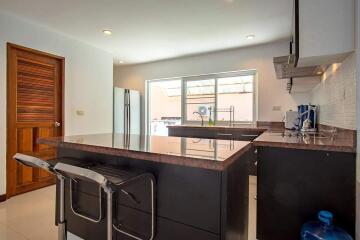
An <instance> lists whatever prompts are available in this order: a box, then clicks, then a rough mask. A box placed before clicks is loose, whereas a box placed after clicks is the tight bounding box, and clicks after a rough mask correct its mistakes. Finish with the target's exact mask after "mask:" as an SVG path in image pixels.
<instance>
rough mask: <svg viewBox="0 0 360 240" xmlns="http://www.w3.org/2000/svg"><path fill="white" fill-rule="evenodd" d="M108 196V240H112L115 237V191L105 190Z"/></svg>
mask: <svg viewBox="0 0 360 240" xmlns="http://www.w3.org/2000/svg"><path fill="white" fill-rule="evenodd" d="M104 190H105V191H106V195H107V205H106V216H107V219H106V220H107V223H106V224H107V225H106V229H107V240H112V236H113V228H112V227H113V223H112V222H113V193H114V192H113V191H112V190H111V189H104Z"/></svg>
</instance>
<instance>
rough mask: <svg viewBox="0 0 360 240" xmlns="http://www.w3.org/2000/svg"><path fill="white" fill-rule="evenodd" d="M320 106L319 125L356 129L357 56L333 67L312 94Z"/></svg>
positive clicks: (312, 99) (314, 100) (352, 56)
mask: <svg viewBox="0 0 360 240" xmlns="http://www.w3.org/2000/svg"><path fill="white" fill-rule="evenodd" d="M311 95H312V97H311V103H312V104H316V105H319V106H320V110H319V116H318V117H319V119H318V123H320V124H324V125H330V126H334V127H339V128H346V129H353V130H355V129H356V54H351V55H349V56H348V57H347V58H346V59H345V60H344V61H343V62H342V63H340V64H333V65H331V66H330V67H329V68H328V69H327V70H326V72H325V73H324V75H323V77H322V79H321V83H320V84H319V85H317V86H316V87H315V88H314V89H313V90H312V93H311Z"/></svg>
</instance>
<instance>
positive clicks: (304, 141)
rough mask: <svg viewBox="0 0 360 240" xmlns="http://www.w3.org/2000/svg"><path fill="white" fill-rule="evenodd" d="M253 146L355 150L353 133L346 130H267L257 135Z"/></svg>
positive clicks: (338, 150) (339, 150) (337, 150)
mask: <svg viewBox="0 0 360 240" xmlns="http://www.w3.org/2000/svg"><path fill="white" fill-rule="evenodd" d="M253 144H254V145H255V146H265V147H280V148H294V149H305V150H322V151H335V152H353V153H355V152H356V139H355V134H354V133H352V131H351V130H348V131H347V132H343V131H341V132H337V133H329V132H325V131H320V132H318V133H315V134H300V133H297V132H295V131H288V130H284V131H267V132H264V133H263V134H261V135H260V136H259V137H257V138H256V139H255V140H254V141H253Z"/></svg>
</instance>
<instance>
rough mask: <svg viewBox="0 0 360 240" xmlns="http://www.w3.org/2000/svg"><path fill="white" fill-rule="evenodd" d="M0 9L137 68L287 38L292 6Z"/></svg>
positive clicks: (1, 0) (43, 0) (90, 4)
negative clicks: (110, 33) (253, 36)
mask: <svg viewBox="0 0 360 240" xmlns="http://www.w3.org/2000/svg"><path fill="white" fill-rule="evenodd" d="M0 9H1V10H2V11H5V12H9V13H11V14H14V15H18V16H20V17H22V18H25V19H29V20H31V21H33V22H36V23H38V24H41V25H44V26H47V27H50V28H53V29H55V30H57V31H60V32H63V33H65V34H68V35H71V36H73V37H74V38H77V39H79V40H81V41H84V42H87V43H89V44H91V45H94V46H96V47H98V48H101V49H104V50H106V51H108V52H111V53H112V54H113V55H114V59H115V63H118V61H119V60H120V59H121V60H123V61H125V63H126V64H132V63H141V62H148V61H155V60H160V59H166V58H173V57H179V56H184V55H190V54H196V53H204V52H210V51H216V50H222V49H229V48H235V47H243V46H249V45H255V44H260V43H265V42H271V41H276V40H279V39H283V38H288V37H289V36H290V28H291V16H292V0H31V1H30V0H29V1H24V0H0ZM103 29H111V30H112V31H113V34H112V35H111V36H105V35H104V34H103V33H102V30H103ZM249 34H255V35H256V37H255V39H253V40H248V39H247V38H246V36H247V35H249Z"/></svg>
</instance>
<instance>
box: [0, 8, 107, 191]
mask: <svg viewBox="0 0 360 240" xmlns="http://www.w3.org/2000/svg"><path fill="white" fill-rule="evenodd" d="M7 42H11V43H15V44H19V45H23V46H26V47H30V48H34V49H37V50H41V51H45V52H49V53H52V54H56V55H59V56H63V57H65V134H66V135H73V134H83V133H97V132H110V131H112V86H113V58H112V55H111V54H109V53H107V52H104V51H102V50H99V49H97V48H94V47H92V46H90V45H87V44H84V43H82V42H80V41H77V40H75V39H72V38H70V37H68V36H65V35H62V34H60V33H57V32H54V31H52V30H50V29H47V28H43V27H40V26H38V25H35V24H33V23H29V22H26V21H24V20H22V19H18V18H16V17H13V16H10V15H7V14H4V13H1V12H0V194H4V193H5V191H6V160H5V159H6V43H7ZM76 110H83V111H84V113H85V114H84V115H83V116H77V115H76Z"/></svg>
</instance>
